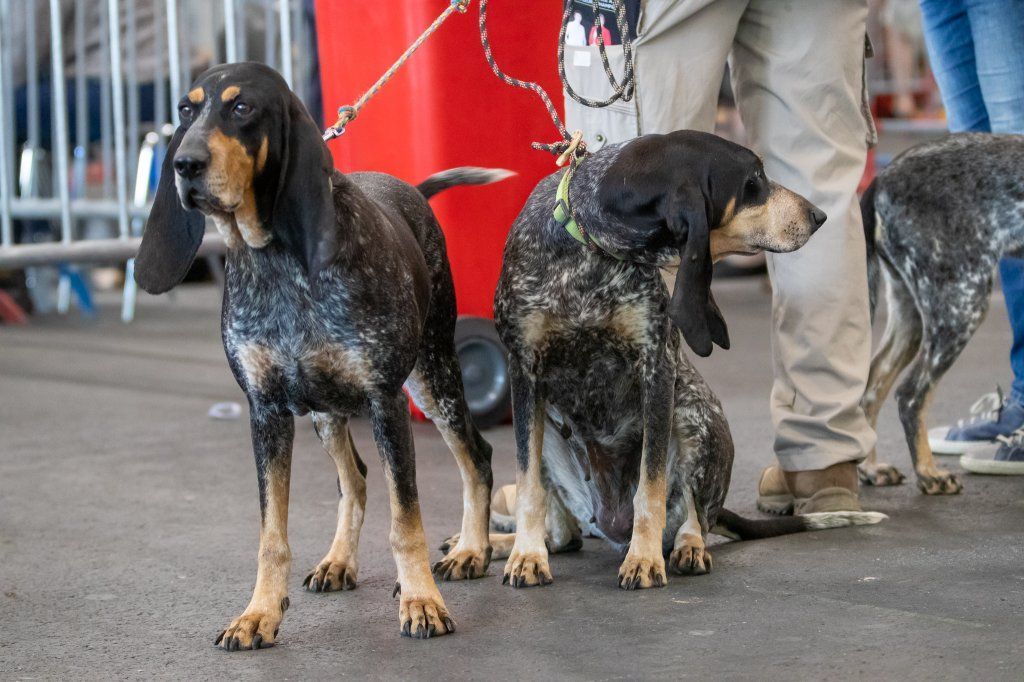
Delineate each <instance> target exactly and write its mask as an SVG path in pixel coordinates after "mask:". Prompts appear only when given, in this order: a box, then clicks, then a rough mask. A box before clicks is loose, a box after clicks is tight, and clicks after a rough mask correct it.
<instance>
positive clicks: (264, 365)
mask: <svg viewBox="0 0 1024 682" xmlns="http://www.w3.org/2000/svg"><path fill="white" fill-rule="evenodd" d="M237 354H238V361H239V362H240V363H241V365H242V369H243V370H244V371H245V381H246V383H247V384H248V385H249V388H250V389H253V390H259V389H260V388H261V387H262V386H263V385H264V384H265V383H267V380H268V379H269V378H270V377H271V375H272V374H273V373H274V372H275V371H276V369H277V368H279V367H280V366H281V361H280V359H279V358H278V356H277V354H276V353H275V352H274V351H272V350H271V349H269V348H267V347H266V346H261V345H258V344H255V343H247V344H245V345H243V346H241V347H240V348H239V349H238V351H237Z"/></svg>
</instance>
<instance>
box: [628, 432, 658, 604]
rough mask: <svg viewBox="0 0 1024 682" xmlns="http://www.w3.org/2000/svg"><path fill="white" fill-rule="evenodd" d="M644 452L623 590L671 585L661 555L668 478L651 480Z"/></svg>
mask: <svg viewBox="0 0 1024 682" xmlns="http://www.w3.org/2000/svg"><path fill="white" fill-rule="evenodd" d="M645 441H646V438H645ZM644 450H645V453H644V456H642V457H641V461H640V482H639V484H638V485H637V490H636V495H635V496H634V497H633V535H632V537H631V538H630V541H629V551H628V552H626V558H625V560H623V562H622V566H620V567H619V587H621V588H623V589H627V590H635V589H645V588H648V587H663V586H665V585H666V584H667V583H668V576H667V575H665V557H663V556H662V554H661V538H662V535H663V533H664V532H665V494H666V485H665V477H664V475H662V476H660V477H659V478H657V479H651V478H649V476H648V474H647V463H646V460H647V457H646V450H647V448H646V444H645V447H644Z"/></svg>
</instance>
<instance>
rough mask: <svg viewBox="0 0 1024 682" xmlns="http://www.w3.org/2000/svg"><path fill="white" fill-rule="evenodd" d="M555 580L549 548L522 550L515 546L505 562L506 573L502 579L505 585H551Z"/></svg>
mask: <svg viewBox="0 0 1024 682" xmlns="http://www.w3.org/2000/svg"><path fill="white" fill-rule="evenodd" d="M554 581H555V579H554V578H552V577H551V568H550V567H549V566H548V553H547V550H546V549H545V550H542V551H525V552H524V551H520V550H518V549H515V548H513V549H512V553H511V554H510V555H509V557H508V561H506V562H505V575H504V576H503V577H502V579H501V583H502V584H503V585H511V586H512V587H533V586H534V585H541V586H544V585H550V584H551V583H553V582H554Z"/></svg>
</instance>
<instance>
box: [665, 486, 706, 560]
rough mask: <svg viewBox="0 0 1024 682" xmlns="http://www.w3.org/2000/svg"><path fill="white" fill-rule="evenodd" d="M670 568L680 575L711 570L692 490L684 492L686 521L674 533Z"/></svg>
mask: <svg viewBox="0 0 1024 682" xmlns="http://www.w3.org/2000/svg"><path fill="white" fill-rule="evenodd" d="M668 563H669V565H670V566H671V567H672V569H673V570H674V571H675V572H676V573H679V574H682V575H703V574H705V573H710V572H711V552H709V551H708V550H707V546H706V545H705V542H704V529H703V528H701V525H700V519H699V518H698V517H697V506H696V504H694V501H693V491H689V490H688V491H687V494H686V522H685V523H683V525H682V526H680V527H679V532H677V533H676V539H675V544H674V546H673V548H672V555H671V556H670V557H669V560H668Z"/></svg>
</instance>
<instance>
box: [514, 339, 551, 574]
mask: <svg viewBox="0 0 1024 682" xmlns="http://www.w3.org/2000/svg"><path fill="white" fill-rule="evenodd" d="M536 369H537V368H536V367H534V368H533V370H534V371H536ZM509 378H510V379H511V383H512V410H513V417H514V430H515V436H516V465H517V466H516V539H515V543H514V544H513V546H512V552H511V553H510V554H509V557H508V561H506V562H505V572H504V576H503V578H502V582H503V583H507V584H510V585H512V587H530V586H533V585H547V584H550V583H551V582H552V580H553V579H552V577H551V568H550V567H549V566H548V550H547V547H546V545H545V539H546V536H547V531H546V528H545V517H546V515H547V506H548V505H547V497H548V495H547V490H546V488H545V486H544V481H543V477H542V474H541V459H542V453H543V450H544V430H545V400H544V397H543V395H542V394H541V387H540V386H538V384H537V381H536V375H530V374H528V373H527V372H526V371H524V369H523V368H522V367H521V366H520V364H519V362H518V361H517V360H516V359H515V358H513V359H512V362H511V363H509Z"/></svg>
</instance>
